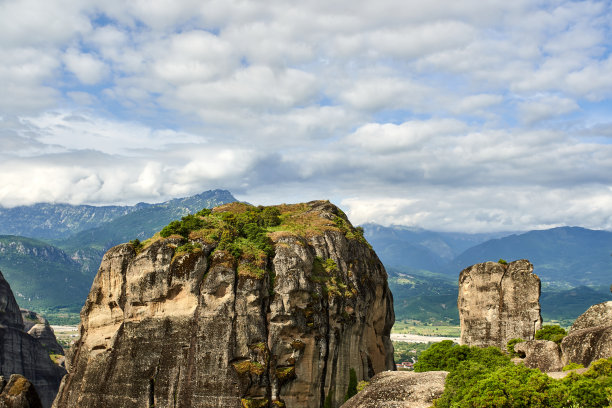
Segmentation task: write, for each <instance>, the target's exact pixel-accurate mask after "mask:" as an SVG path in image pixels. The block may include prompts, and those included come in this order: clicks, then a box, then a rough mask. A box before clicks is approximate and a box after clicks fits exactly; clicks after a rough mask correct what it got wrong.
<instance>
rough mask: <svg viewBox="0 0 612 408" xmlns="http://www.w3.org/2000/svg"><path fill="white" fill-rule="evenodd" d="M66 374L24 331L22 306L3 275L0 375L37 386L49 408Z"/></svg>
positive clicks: (0, 303)
mask: <svg viewBox="0 0 612 408" xmlns="http://www.w3.org/2000/svg"><path fill="white" fill-rule="evenodd" d="M65 373H66V370H64V369H63V368H61V367H59V366H57V365H55V364H54V363H53V362H52V361H51V359H50V358H49V354H48V352H47V350H45V349H44V348H43V346H42V345H41V344H40V342H39V341H38V340H37V339H35V338H33V337H32V336H30V335H28V334H27V333H26V332H25V331H24V324H23V319H22V317H21V312H20V310H19V306H17V302H16V301H15V297H14V296H13V292H12V291H11V288H10V286H9V284H8V282H7V281H6V280H5V279H4V276H2V273H0V375H2V376H4V377H5V378H9V377H10V376H11V374H20V375H23V376H24V377H25V378H27V379H28V380H29V381H30V382H31V383H32V384H34V387H35V388H36V392H37V393H38V396H39V397H40V400H41V401H42V405H43V407H50V406H51V404H52V402H53V399H54V398H55V395H56V394H57V390H58V388H59V385H60V381H61V379H62V377H63V376H64V374H65Z"/></svg>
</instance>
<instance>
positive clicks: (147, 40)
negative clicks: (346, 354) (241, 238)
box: [0, 0, 612, 231]
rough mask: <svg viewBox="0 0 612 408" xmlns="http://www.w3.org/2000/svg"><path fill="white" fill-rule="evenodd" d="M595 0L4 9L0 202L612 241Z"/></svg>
mask: <svg viewBox="0 0 612 408" xmlns="http://www.w3.org/2000/svg"><path fill="white" fill-rule="evenodd" d="M611 27H612V9H611V6H610V4H609V2H605V1H557V2H550V1H515V2H502V1H491V2H480V1H471V0H470V1H462V2H455V3H452V2H451V3H449V2H445V1H444V2H443V1H430V2H427V3H426V4H424V3H423V2H420V1H403V2H398V1H392V0H381V1H378V2H375V3H374V2H368V1H351V2H348V1H343V0H341V1H336V2H333V3H329V2H323V1H311V2H305V3H303V4H302V3H291V2H282V1H278V2H277V1H273V2H254V1H240V2H238V1H226V0H224V1H191V0H181V1H162V0H160V1H155V2H148V1H131V2H127V3H126V2H122V1H116V0H108V1H105V2H103V3H101V2H98V1H93V0H91V1H89V0H79V1H76V0H49V1H44V2H42V1H38V0H10V1H5V2H2V3H0V57H1V58H2V61H3V64H2V66H0V145H1V148H0V205H3V206H16V205H24V204H31V203H35V202H40V201H47V202H49V201H51V202H70V203H89V204H108V203H134V202H138V201H161V200H164V199H168V198H171V197H177V196H184V195H190V194H194V193H198V192H201V191H203V190H207V189H212V188H225V189H229V190H230V191H232V192H233V193H234V194H235V195H237V196H238V197H239V198H240V199H243V200H248V201H251V202H254V203H264V204H267V203H278V202H295V201H302V200H310V199H320V198H329V199H331V200H333V201H334V202H336V203H337V204H340V205H341V206H343V207H344V208H345V209H346V210H347V211H348V212H349V215H350V216H351V218H352V219H353V220H354V221H355V222H356V223H363V222H368V221H373V222H379V223H383V224H404V225H415V226H422V227H425V228H430V229H437V230H454V231H457V230H458V231H493V230H523V229H532V228H547V227H552V226H557V225H582V226H585V227H589V228H603V229H612V213H611V212H610V210H609V209H610V208H612V206H611V204H612V145H611V143H610V142H611V139H610V135H611V134H612V132H611V131H610V129H612V120H611V119H610V115H609V112H610V111H612V103H611V96H612V76H611V75H610V74H609V73H610V72H612V56H611V54H610V50H611V44H610V42H609V38H611V37H612V36H611Z"/></svg>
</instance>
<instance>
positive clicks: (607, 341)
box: [561, 301, 612, 367]
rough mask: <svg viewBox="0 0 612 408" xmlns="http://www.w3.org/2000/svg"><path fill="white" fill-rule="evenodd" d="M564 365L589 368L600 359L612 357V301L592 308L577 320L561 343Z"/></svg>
mask: <svg viewBox="0 0 612 408" xmlns="http://www.w3.org/2000/svg"><path fill="white" fill-rule="evenodd" d="M561 350H562V351H563V362H564V364H568V363H570V362H572V363H578V364H582V365H583V366H585V367H588V366H589V364H591V363H592V362H593V361H595V360H598V359H600V358H608V357H612V301H609V302H604V303H599V304H597V305H594V306H591V307H590V308H589V309H588V310H587V311H586V312H584V313H583V314H582V315H580V316H579V317H578V319H576V321H575V322H574V324H573V325H572V327H571V328H570V331H569V334H568V335H567V336H566V337H565V338H564V339H563V341H562V342H561Z"/></svg>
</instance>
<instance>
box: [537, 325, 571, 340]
mask: <svg viewBox="0 0 612 408" xmlns="http://www.w3.org/2000/svg"><path fill="white" fill-rule="evenodd" d="M565 336H567V332H566V331H565V329H564V328H562V327H561V326H559V325H545V326H543V327H542V328H541V329H540V330H538V331H537V332H536V334H535V338H536V340H549V341H554V342H555V343H557V344H561V340H563V338H564V337H565Z"/></svg>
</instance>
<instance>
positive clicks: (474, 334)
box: [457, 259, 542, 350]
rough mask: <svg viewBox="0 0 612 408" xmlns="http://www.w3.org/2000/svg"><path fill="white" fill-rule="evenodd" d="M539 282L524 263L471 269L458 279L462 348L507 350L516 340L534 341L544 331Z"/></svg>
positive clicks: (497, 264)
mask: <svg viewBox="0 0 612 408" xmlns="http://www.w3.org/2000/svg"><path fill="white" fill-rule="evenodd" d="M539 299H540V279H539V278H538V277H537V275H535V274H534V273H533V265H531V263H529V261H527V260H525V259H522V260H518V261H514V262H511V263H509V264H502V263H497V262H486V263H481V264H476V265H472V266H470V267H468V268H466V269H464V270H463V271H461V274H460V275H459V297H458V301H457V305H458V308H459V318H460V322H461V339H460V342H461V344H467V345H470V346H481V347H486V346H496V347H499V348H501V349H502V350H503V349H505V347H506V344H507V343H508V341H509V340H511V339H513V338H522V339H524V340H533V338H534V336H535V332H536V331H537V330H539V329H540V328H541V327H542V317H541V316H540V302H539Z"/></svg>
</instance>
